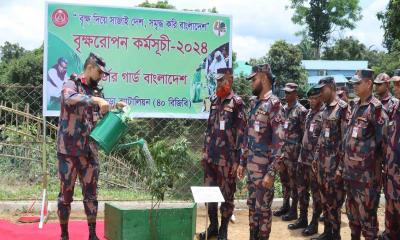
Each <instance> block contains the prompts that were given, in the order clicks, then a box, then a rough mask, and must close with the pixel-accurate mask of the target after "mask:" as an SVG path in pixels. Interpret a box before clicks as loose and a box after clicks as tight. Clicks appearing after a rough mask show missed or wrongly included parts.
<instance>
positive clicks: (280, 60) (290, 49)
mask: <svg viewBox="0 0 400 240" xmlns="http://www.w3.org/2000/svg"><path fill="white" fill-rule="evenodd" d="M264 59H266V62H268V63H269V64H270V65H271V69H272V72H273V73H274V74H275V76H276V86H277V87H278V88H282V87H283V86H284V85H285V84H286V83H288V82H294V83H297V84H298V85H299V86H300V87H301V88H302V87H304V86H306V85H307V72H306V70H305V69H304V67H303V66H302V64H301V60H302V53H301V51H300V50H299V48H298V47H296V46H295V45H293V44H290V43H287V42H286V41H283V40H279V41H276V42H275V43H274V44H272V46H271V48H270V50H269V51H268V54H267V56H266V57H264Z"/></svg>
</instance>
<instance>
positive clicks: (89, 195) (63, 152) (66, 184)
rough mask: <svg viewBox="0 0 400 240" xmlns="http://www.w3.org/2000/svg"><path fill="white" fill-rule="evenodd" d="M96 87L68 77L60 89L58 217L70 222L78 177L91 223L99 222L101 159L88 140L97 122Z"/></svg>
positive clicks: (82, 80) (94, 146) (62, 221)
mask: <svg viewBox="0 0 400 240" xmlns="http://www.w3.org/2000/svg"><path fill="white" fill-rule="evenodd" d="M93 94H94V90H93V89H92V88H91V87H89V86H88V85H87V84H86V79H85V78H81V81H79V80H77V81H73V80H68V81H67V82H66V83H64V86H63V88H62V91H61V112H60V119H59V124H58V135H57V157H58V176H59V178H60V180H61V190H60V193H59V195H58V216H59V220H60V223H61V224H64V223H67V222H68V219H69V215H70V212H71V202H72V201H73V194H74V186H75V180H76V178H77V176H79V180H80V183H81V185H82V195H83V204H84V207H85V212H86V215H87V220H88V222H89V223H92V222H96V216H97V206H98V203H97V182H98V178H99V161H98V152H97V146H96V144H95V143H94V142H92V141H91V140H90V139H89V135H90V133H91V131H92V129H93V128H94V126H95V124H96V120H97V117H96V116H98V115H99V113H98V112H96V109H98V108H97V107H96V106H95V105H94V102H93V100H92V98H91V96H93Z"/></svg>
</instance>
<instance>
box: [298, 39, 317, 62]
mask: <svg viewBox="0 0 400 240" xmlns="http://www.w3.org/2000/svg"><path fill="white" fill-rule="evenodd" d="M296 46H297V47H298V48H299V50H300V51H301V53H302V55H303V58H302V59H303V60H315V59H316V57H315V54H314V48H313V43H312V41H311V40H310V39H309V38H308V37H307V36H304V37H303V39H302V40H301V42H300V43H299V44H297V45H296Z"/></svg>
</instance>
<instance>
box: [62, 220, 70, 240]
mask: <svg viewBox="0 0 400 240" xmlns="http://www.w3.org/2000/svg"><path fill="white" fill-rule="evenodd" d="M60 227H61V237H60V239H61V240H69V235H68V223H65V224H60Z"/></svg>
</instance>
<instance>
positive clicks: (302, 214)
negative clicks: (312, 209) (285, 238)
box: [288, 210, 308, 230]
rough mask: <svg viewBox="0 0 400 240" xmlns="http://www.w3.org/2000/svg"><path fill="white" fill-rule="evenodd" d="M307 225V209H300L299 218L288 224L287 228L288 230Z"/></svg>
mask: <svg viewBox="0 0 400 240" xmlns="http://www.w3.org/2000/svg"><path fill="white" fill-rule="evenodd" d="M307 225H308V219H307V210H306V211H304V210H302V211H301V212H300V217H299V219H297V220H296V221H295V222H294V223H292V224H289V225H288V228H289V229H290V230H296V229H300V228H306V227H307Z"/></svg>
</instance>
